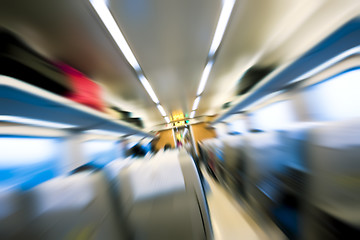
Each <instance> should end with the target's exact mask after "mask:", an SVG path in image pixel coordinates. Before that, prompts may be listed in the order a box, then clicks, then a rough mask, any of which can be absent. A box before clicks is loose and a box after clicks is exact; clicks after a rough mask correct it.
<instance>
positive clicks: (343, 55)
mask: <svg viewBox="0 0 360 240" xmlns="http://www.w3.org/2000/svg"><path fill="white" fill-rule="evenodd" d="M359 53H360V46H357V47H354V48H350V49H348V50H346V51H344V52H342V53H340V54H339V55H337V56H335V57H333V58H331V59H329V60H328V61H326V62H324V63H323V64H320V65H319V66H317V67H316V68H314V69H312V70H310V71H308V72H306V73H304V74H302V75H301V76H299V77H297V78H295V79H294V80H292V81H291V82H290V83H295V82H298V81H301V80H304V79H307V78H310V77H312V76H314V75H316V74H318V73H320V72H321V71H324V70H325V69H327V68H329V67H331V66H332V65H334V64H336V63H338V62H340V61H342V60H344V59H345V58H347V57H350V56H352V55H356V54H359Z"/></svg>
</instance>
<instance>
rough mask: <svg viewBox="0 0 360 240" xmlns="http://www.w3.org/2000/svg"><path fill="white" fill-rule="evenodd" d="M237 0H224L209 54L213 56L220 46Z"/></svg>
mask: <svg viewBox="0 0 360 240" xmlns="http://www.w3.org/2000/svg"><path fill="white" fill-rule="evenodd" d="M234 4H235V0H224V5H223V7H222V9H221V13H220V17H219V21H218V24H217V26H216V30H215V34H214V38H213V41H212V43H211V47H210V52H209V55H210V56H213V55H214V54H215V52H216V50H217V49H218V48H219V46H220V43H221V40H222V38H223V36H224V32H225V29H226V26H227V24H228V22H229V18H230V15H231V12H232V9H233V7H234Z"/></svg>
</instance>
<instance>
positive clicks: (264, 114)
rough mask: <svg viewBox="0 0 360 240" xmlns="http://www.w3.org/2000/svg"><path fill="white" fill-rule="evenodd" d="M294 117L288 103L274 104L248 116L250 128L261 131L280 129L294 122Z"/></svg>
mask: <svg viewBox="0 0 360 240" xmlns="http://www.w3.org/2000/svg"><path fill="white" fill-rule="evenodd" d="M294 116H295V115H294V111H293V108H292V105H291V103H290V101H280V102H275V103H272V104H270V105H267V106H265V107H264V108H261V109H259V110H257V111H255V112H253V113H252V114H251V115H250V116H249V117H250V124H251V126H250V127H251V128H252V129H258V130H263V131H269V130H275V129H282V128H284V127H285V126H286V125H288V124H290V123H292V122H294V120H295V117H294Z"/></svg>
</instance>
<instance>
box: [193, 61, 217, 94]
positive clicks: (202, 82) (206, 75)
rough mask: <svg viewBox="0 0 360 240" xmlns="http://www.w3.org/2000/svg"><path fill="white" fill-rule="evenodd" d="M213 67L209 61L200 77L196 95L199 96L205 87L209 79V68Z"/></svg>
mask: <svg viewBox="0 0 360 240" xmlns="http://www.w3.org/2000/svg"><path fill="white" fill-rule="evenodd" d="M212 66H213V62H212V61H210V62H208V63H207V64H206V67H205V69H204V71H203V73H202V76H201V80H200V84H199V88H198V90H197V92H196V95H197V96H199V95H200V94H202V93H203V91H204V89H205V85H206V82H207V80H208V78H209V74H210V71H211V68H212Z"/></svg>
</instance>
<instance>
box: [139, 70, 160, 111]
mask: <svg viewBox="0 0 360 240" xmlns="http://www.w3.org/2000/svg"><path fill="white" fill-rule="evenodd" d="M139 79H140V82H141V84H142V85H143V86H144V88H145V90H146V91H147V93H148V94H149V95H150V97H151V99H152V100H153V102H154V103H156V104H159V99H158V98H157V96H156V94H155V92H154V90H153V89H152V87H151V85H150V83H149V81H148V80H147V79H146V77H145V76H144V75H142V74H140V75H139Z"/></svg>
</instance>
